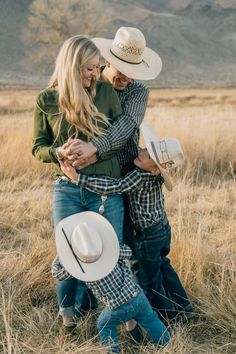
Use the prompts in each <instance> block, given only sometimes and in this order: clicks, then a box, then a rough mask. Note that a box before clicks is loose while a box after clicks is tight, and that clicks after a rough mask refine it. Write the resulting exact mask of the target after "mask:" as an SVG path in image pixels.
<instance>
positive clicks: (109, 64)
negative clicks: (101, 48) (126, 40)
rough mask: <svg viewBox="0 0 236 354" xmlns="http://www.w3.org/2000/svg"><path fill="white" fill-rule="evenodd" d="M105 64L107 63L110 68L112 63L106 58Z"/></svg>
mask: <svg viewBox="0 0 236 354" xmlns="http://www.w3.org/2000/svg"><path fill="white" fill-rule="evenodd" d="M105 65H106V66H107V67H108V68H110V66H111V63H109V61H107V60H105Z"/></svg>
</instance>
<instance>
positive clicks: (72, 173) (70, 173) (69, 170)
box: [60, 160, 78, 182]
mask: <svg viewBox="0 0 236 354" xmlns="http://www.w3.org/2000/svg"><path fill="white" fill-rule="evenodd" d="M60 166H61V170H62V172H63V173H64V174H65V175H66V176H67V177H69V178H70V179H71V180H72V181H75V182H76V181H77V178H78V173H77V172H76V169H75V168H74V167H73V166H72V165H71V164H70V162H69V161H67V160H64V161H60Z"/></svg>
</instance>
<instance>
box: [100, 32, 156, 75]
mask: <svg viewBox="0 0 236 354" xmlns="http://www.w3.org/2000/svg"><path fill="white" fill-rule="evenodd" d="M93 42H94V43H95V44H96V46H97V47H98V48H99V50H100V52H101V55H102V56H103V57H104V58H105V59H106V60H107V61H108V62H109V63H111V64H112V66H114V68H116V69H117V70H118V71H120V72H121V73H122V74H124V75H126V76H127V77H129V78H131V79H137V80H152V79H155V78H156V77H157V76H158V75H159V74H160V72H161V68H162V62H161V58H160V57H159V55H158V54H157V53H156V52H154V51H153V50H152V49H150V48H147V47H146V41H145V37H144V35H143V33H142V32H141V31H140V30H139V29H137V28H133V27H120V28H119V29H118V31H117V32H116V35H115V38H114V40H113V39H105V38H93Z"/></svg>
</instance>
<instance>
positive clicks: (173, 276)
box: [61, 149, 193, 321]
mask: <svg viewBox="0 0 236 354" xmlns="http://www.w3.org/2000/svg"><path fill="white" fill-rule="evenodd" d="M170 162H171V161H170ZM171 163H172V162H171ZM134 164H135V165H136V167H137V168H136V169H135V170H133V171H132V172H130V173H128V174H127V175H126V176H125V177H123V178H120V179H112V178H106V177H104V178H101V177H97V176H96V177H95V176H94V177H93V176H85V175H82V174H78V173H77V172H76V170H75V169H74V168H73V167H72V166H71V165H70V164H69V162H67V161H64V162H63V161H62V162H61V168H62V171H63V172H64V173H65V175H67V176H68V177H69V178H70V180H69V179H68V183H75V184H77V185H78V187H79V186H82V187H85V188H87V189H89V190H91V191H94V192H96V193H100V194H104V195H106V194H121V193H126V195H127V197H128V198H127V199H128V204H129V213H130V218H131V220H132V223H133V226H134V229H135V237H134V238H133V243H134V250H133V251H135V256H136V258H137V260H138V263H139V271H138V272H137V277H138V280H139V283H140V285H141V287H142V289H143V290H144V293H145V294H146V295H147V298H148V300H149V301H150V303H151V305H152V306H153V307H154V308H156V309H157V310H158V312H159V314H160V316H161V317H162V318H163V319H164V320H167V321H169V320H173V319H174V318H175V317H176V315H177V314H179V313H180V314H181V316H182V315H183V316H184V318H187V319H188V318H191V317H192V313H193V308H192V305H191V303H190V301H189V299H188V296H187V294H186V292H185V290H184V288H183V286H182V284H181V281H180V279H179V277H178V275H177V273H176V272H175V270H174V269H173V267H172V265H171V264H170V260H169V258H168V257H167V255H168V253H169V252H170V242H171V228H170V225H169V222H168V219H167V217H166V213H165V210H164V196H163V193H162V183H163V178H162V176H161V175H160V170H159V168H158V167H157V164H156V163H155V161H154V160H153V159H151V157H150V155H149V152H148V151H147V150H146V149H144V150H141V151H140V152H139V154H138V156H137V157H136V159H135V160H134Z"/></svg>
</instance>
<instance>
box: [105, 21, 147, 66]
mask: <svg viewBox="0 0 236 354" xmlns="http://www.w3.org/2000/svg"><path fill="white" fill-rule="evenodd" d="M145 47H146V40H145V37H144V35H143V33H142V32H141V31H140V30H139V29H137V28H133V27H120V28H119V30H118V31H117V32H116V35H115V38H114V40H113V43H112V46H111V52H112V54H114V55H115V56H116V57H117V58H119V59H121V60H123V61H126V62H128V63H131V64H140V63H141V62H142V60H143V53H144V50H145Z"/></svg>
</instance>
